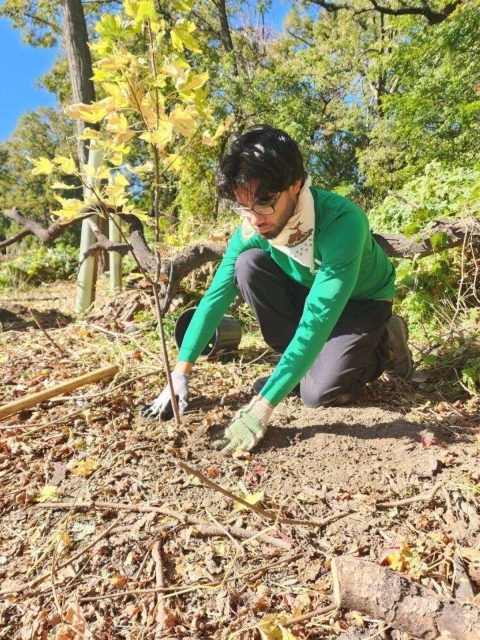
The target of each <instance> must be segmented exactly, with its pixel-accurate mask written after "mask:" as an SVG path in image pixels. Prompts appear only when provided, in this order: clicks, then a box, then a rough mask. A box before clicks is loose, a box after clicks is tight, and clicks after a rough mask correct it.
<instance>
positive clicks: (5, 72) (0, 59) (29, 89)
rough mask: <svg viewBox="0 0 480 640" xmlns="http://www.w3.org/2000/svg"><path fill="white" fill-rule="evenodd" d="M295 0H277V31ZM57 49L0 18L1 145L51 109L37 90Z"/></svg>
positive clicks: (42, 91) (49, 98)
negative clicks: (34, 115)
mask: <svg viewBox="0 0 480 640" xmlns="http://www.w3.org/2000/svg"><path fill="white" fill-rule="evenodd" d="M291 3H292V0H274V2H273V5H274V6H273V12H272V20H273V22H274V24H275V26H276V28H277V29H280V28H281V25H282V22H283V18H284V16H285V14H286V13H287V11H288V9H289V7H290V5H291ZM55 55H56V50H54V49H42V48H40V47H30V46H28V45H24V44H22V43H21V39H20V32H19V31H18V30H16V29H13V28H12V27H11V23H10V21H9V20H7V19H6V18H0V82H1V86H2V96H3V99H2V100H0V143H1V142H4V141H5V140H7V139H8V138H9V137H10V135H11V134H12V132H13V130H14V129H15V127H16V124H17V122H18V119H19V118H20V116H21V115H22V113H23V112H24V111H25V110H26V109H31V110H35V109H37V107H50V106H53V105H54V104H55V99H54V96H53V95H52V94H51V93H49V92H48V91H46V90H45V89H39V88H37V87H35V81H36V80H37V79H38V78H39V77H41V76H42V75H43V74H44V73H45V72H46V71H48V70H49V69H50V67H51V66H52V63H53V60H54V58H55Z"/></svg>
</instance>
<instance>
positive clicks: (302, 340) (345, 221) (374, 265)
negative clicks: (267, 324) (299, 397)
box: [178, 188, 395, 406]
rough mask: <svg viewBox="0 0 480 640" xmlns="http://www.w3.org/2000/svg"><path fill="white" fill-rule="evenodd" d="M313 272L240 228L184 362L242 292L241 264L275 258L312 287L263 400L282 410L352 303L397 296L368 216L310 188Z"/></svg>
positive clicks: (192, 329)
mask: <svg viewBox="0 0 480 640" xmlns="http://www.w3.org/2000/svg"><path fill="white" fill-rule="evenodd" d="M311 192H312V195H313V199H314V203H315V220H316V222H315V236H314V258H315V268H314V269H312V270H310V269H309V268H308V267H305V266H303V265H301V264H300V263H298V262H296V261H295V260H293V259H292V258H290V257H289V256H288V255H286V254H285V253H283V252H282V251H279V250H278V249H276V248H275V247H272V245H271V244H270V243H269V242H268V241H267V240H264V239H263V238H261V237H260V235H259V234H258V233H254V234H253V235H251V236H249V237H247V236H248V234H245V232H244V228H243V227H242V226H240V227H239V228H238V229H237V231H236V233H235V235H234V236H233V237H232V239H231V240H230V242H229V244H228V247H227V251H226V253H225V256H224V258H223V260H222V262H221V264H220V267H219V268H218V271H217V273H216V275H215V277H214V279H213V282H212V284H211V286H210V288H209V289H208V291H207V292H206V294H205V296H204V298H203V300H202V301H201V302H200V304H199V306H198V309H197V311H196V313H195V314H194V316H193V318H192V321H191V323H190V325H189V327H188V330H187V332H186V334H185V337H184V340H183V343H182V346H181V349H180V354H179V358H178V359H179V360H182V361H187V362H192V363H194V362H195V361H196V359H197V358H198V356H199V355H200V353H201V352H202V350H203V349H204V347H205V345H206V344H207V342H208V340H209V339H210V338H211V336H212V333H214V332H215V329H216V328H217V327H218V325H219V323H220V320H221V319H222V316H223V315H224V314H225V313H226V312H227V310H228V307H229V306H230V304H231V303H232V301H233V300H234V298H235V296H236V295H237V293H238V290H237V288H236V286H235V283H234V271H235V262H236V260H237V257H238V256H239V255H240V253H242V251H246V250H247V249H252V248H259V249H263V250H264V251H266V252H267V253H269V254H270V256H271V257H272V259H273V260H274V261H275V262H276V263H277V264H278V265H279V267H280V268H281V269H282V270H283V271H284V272H285V273H286V275H287V276H289V277H290V278H292V279H293V280H295V281H296V282H299V283H300V284H303V285H304V286H306V287H308V288H309V289H310V293H309V294H308V296H307V299H306V302H305V307H304V311H303V314H302V317H301V320H300V323H299V325H298V328H297V331H296V333H295V335H294V337H293V339H292V341H291V342H290V344H289V345H288V347H287V349H286V350H285V352H284V354H283V355H282V358H281V360H280V362H279V363H278V365H277V367H276V369H275V371H274V372H273V373H272V375H271V376H270V378H269V380H268V382H267V383H266V384H265V386H264V387H263V389H262V390H261V395H262V396H263V397H264V398H265V399H266V400H268V401H269V402H271V403H272V404H273V405H274V406H276V405H277V404H278V403H279V402H281V400H283V398H284V397H285V396H286V395H287V394H288V393H290V391H292V389H294V387H295V386H296V385H297V384H298V383H299V382H300V380H301V379H302V378H303V376H304V375H305V374H306V373H307V371H308V370H309V369H310V367H311V366H312V364H313V363H314V361H315V359H316V358H317V356H318V354H319V353H320V351H321V349H322V347H323V345H324V344H325V342H326V341H327V339H328V336H329V335H330V333H331V331H332V329H333V327H334V326H335V324H336V322H337V320H338V319H339V317H340V315H341V313H342V311H343V309H344V307H345V305H346V304H347V302H348V301H349V300H375V299H388V300H391V299H392V298H393V293H394V281H395V269H394V267H393V264H392V263H391V261H390V260H389V259H388V258H387V256H386V255H385V253H384V251H383V249H382V248H381V247H380V246H379V245H378V244H377V243H376V242H375V240H374V239H373V236H372V234H371V233H370V230H369V225H368V220H367V216H366V215H365V213H364V212H363V211H362V210H361V209H360V208H359V207H357V205H355V204H354V203H353V202H351V201H350V200H347V199H346V198H343V197H342V196H339V195H337V194H335V193H329V192H327V191H321V190H319V189H314V188H312V189H311Z"/></svg>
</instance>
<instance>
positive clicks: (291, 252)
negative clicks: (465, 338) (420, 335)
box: [144, 125, 412, 453]
mask: <svg viewBox="0 0 480 640" xmlns="http://www.w3.org/2000/svg"><path fill="white" fill-rule="evenodd" d="M217 189H218V193H219V195H220V196H221V197H222V198H225V199H227V200H229V201H231V202H232V209H233V211H234V212H235V213H236V214H237V215H239V216H240V217H241V218H243V221H242V223H241V224H240V226H239V227H238V229H237V231H236V233H235V235H234V236H233V237H232V239H231V240H230V242H229V245H228V248H227V251H226V253H225V256H224V258H223V260H222V262H221V265H220V267H219V269H218V271H217V273H216V275H215V278H214V280H213V282H212V285H211V286H210V288H209V289H208V291H207V292H206V294H205V296H204V298H203V299H202V301H201V303H200V304H199V306H198V309H197V311H196V312H195V314H194V316H193V318H192V321H191V323H190V325H189V327H188V330H187V332H186V335H185V337H184V340H183V343H182V346H181V349H180V353H179V357H178V361H177V364H176V366H175V369H174V371H173V375H172V379H173V385H174V390H175V395H176V396H177V398H178V400H179V408H180V412H182V411H184V410H185V408H186V406H187V403H188V383H189V377H190V374H191V370H192V367H193V364H194V363H195V361H196V359H197V358H198V356H199V355H200V353H201V352H202V350H203V348H204V347H205V345H206V344H207V341H208V340H209V338H210V337H211V335H212V332H213V331H214V330H215V328H216V327H217V326H218V325H219V323H220V320H221V318H222V316H223V315H224V313H226V312H227V310H228V307H229V305H230V304H231V303H232V301H233V300H234V298H235V296H236V295H237V294H238V292H240V293H241V295H242V297H243V299H244V300H245V301H246V302H247V303H248V304H249V305H250V307H251V308H252V310H253V311H254V313H255V315H256V317H257V319H258V323H259V325H260V329H261V332H262V335H263V337H264V339H265V341H266V343H267V344H268V345H269V346H270V347H272V349H274V350H275V351H277V352H279V353H281V354H282V357H281V359H280V361H279V363H278V365H277V367H276V368H275V370H274V371H273V373H272V374H271V375H270V376H269V377H268V378H261V379H259V380H257V381H256V382H255V383H254V384H253V388H254V390H255V392H256V394H257V395H255V397H254V398H253V399H252V401H251V402H250V403H249V404H248V405H247V406H245V407H243V408H242V409H240V411H238V413H237V414H236V415H235V417H234V419H233V420H232V422H231V423H230V425H229V426H228V427H226V428H225V429H223V430H222V432H221V433H220V434H219V436H217V438H216V439H215V440H214V441H213V446H214V447H216V448H219V449H221V450H222V451H223V452H224V453H230V452H233V451H235V450H242V451H249V450H250V449H252V448H253V447H254V446H255V445H256V444H257V443H258V442H259V441H260V440H261V439H262V438H263V436H264V434H265V432H266V430H267V425H268V422H269V419H270V417H271V415H272V412H273V410H274V409H275V407H276V406H277V405H278V404H279V403H280V402H281V401H282V399H283V398H285V396H286V395H287V394H289V393H290V392H291V391H292V390H293V389H294V388H296V387H297V386H298V385H299V390H300V396H301V398H302V400H303V402H304V403H305V404H306V405H307V406H308V407H319V406H339V405H345V404H348V403H350V402H353V401H354V400H355V399H356V398H357V397H358V395H359V394H360V393H361V392H362V390H363V388H364V387H365V385H366V384H367V383H368V382H372V381H373V380H376V379H377V378H378V377H379V376H380V375H381V374H382V373H383V372H384V371H386V370H387V371H389V373H390V374H393V375H396V376H399V377H402V378H408V377H409V376H410V374H411V372H412V356H411V353H410V350H409V348H408V345H407V327H406V325H405V323H404V321H403V320H402V319H401V318H400V317H399V316H392V298H393V294H394V280H395V269H394V267H393V264H392V263H391V261H390V260H389V259H388V258H387V256H386V255H385V253H384V251H383V250H382V249H381V247H380V246H379V245H378V244H377V243H376V242H375V240H374V238H373V236H372V234H371V232H370V230H369V225H368V220H367V217H366V215H365V213H364V212H363V211H362V210H361V209H360V208H359V207H358V206H357V205H355V204H354V203H353V202H351V201H350V200H347V199H346V198H343V197H342V196H339V195H337V194H335V193H329V192H326V191H322V190H320V189H316V188H315V187H313V186H312V185H311V180H310V177H309V176H308V175H307V173H306V172H305V169H304V164H303V158H302V155H301V153H300V150H299V148H298V146H297V144H296V143H295V142H294V140H292V138H290V136H289V135H288V134H286V133H285V132H284V131H281V130H279V129H274V128H272V127H270V126H268V125H261V126H255V127H252V128H251V129H249V130H247V131H246V132H245V133H243V134H242V135H241V136H240V137H239V138H238V139H236V140H235V141H234V142H233V144H232V145H231V146H230V148H229V149H228V150H227V151H226V153H225V155H224V156H223V158H222V160H221V161H220V166H219V169H218V172H217ZM144 415H145V416H151V417H155V418H159V419H166V418H167V416H169V415H170V416H171V402H170V392H169V389H168V387H167V388H166V389H164V390H163V392H162V393H161V394H160V396H159V397H158V398H157V399H155V400H153V401H151V402H150V403H149V404H148V405H147V406H146V407H145V409H144Z"/></svg>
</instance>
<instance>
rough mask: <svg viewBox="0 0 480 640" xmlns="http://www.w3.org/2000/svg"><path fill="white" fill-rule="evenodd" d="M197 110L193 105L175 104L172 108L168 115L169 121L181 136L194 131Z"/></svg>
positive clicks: (187, 136) (189, 135) (191, 133)
mask: <svg viewBox="0 0 480 640" xmlns="http://www.w3.org/2000/svg"><path fill="white" fill-rule="evenodd" d="M197 118H198V111H197V109H196V107H194V106H193V105H189V106H187V107H184V106H182V105H180V104H176V105H175V108H174V110H173V111H172V112H171V113H170V115H169V116H168V119H169V121H170V122H171V123H172V124H173V126H174V127H175V129H177V131H178V132H179V133H181V134H182V136H185V137H186V138H189V137H191V136H192V135H193V134H194V133H195V131H194V127H195V124H196V122H197Z"/></svg>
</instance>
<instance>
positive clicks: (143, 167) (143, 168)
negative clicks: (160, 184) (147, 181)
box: [127, 160, 153, 176]
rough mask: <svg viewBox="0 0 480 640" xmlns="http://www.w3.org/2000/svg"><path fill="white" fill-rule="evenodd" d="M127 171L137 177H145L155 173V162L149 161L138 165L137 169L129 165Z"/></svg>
mask: <svg viewBox="0 0 480 640" xmlns="http://www.w3.org/2000/svg"><path fill="white" fill-rule="evenodd" d="M127 169H128V170H129V171H130V173H134V174H135V175H137V176H143V175H145V174H146V173H152V172H153V162H152V161H151V160H147V162H144V163H143V164H138V165H136V166H135V167H133V166H131V165H128V164H127Z"/></svg>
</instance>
